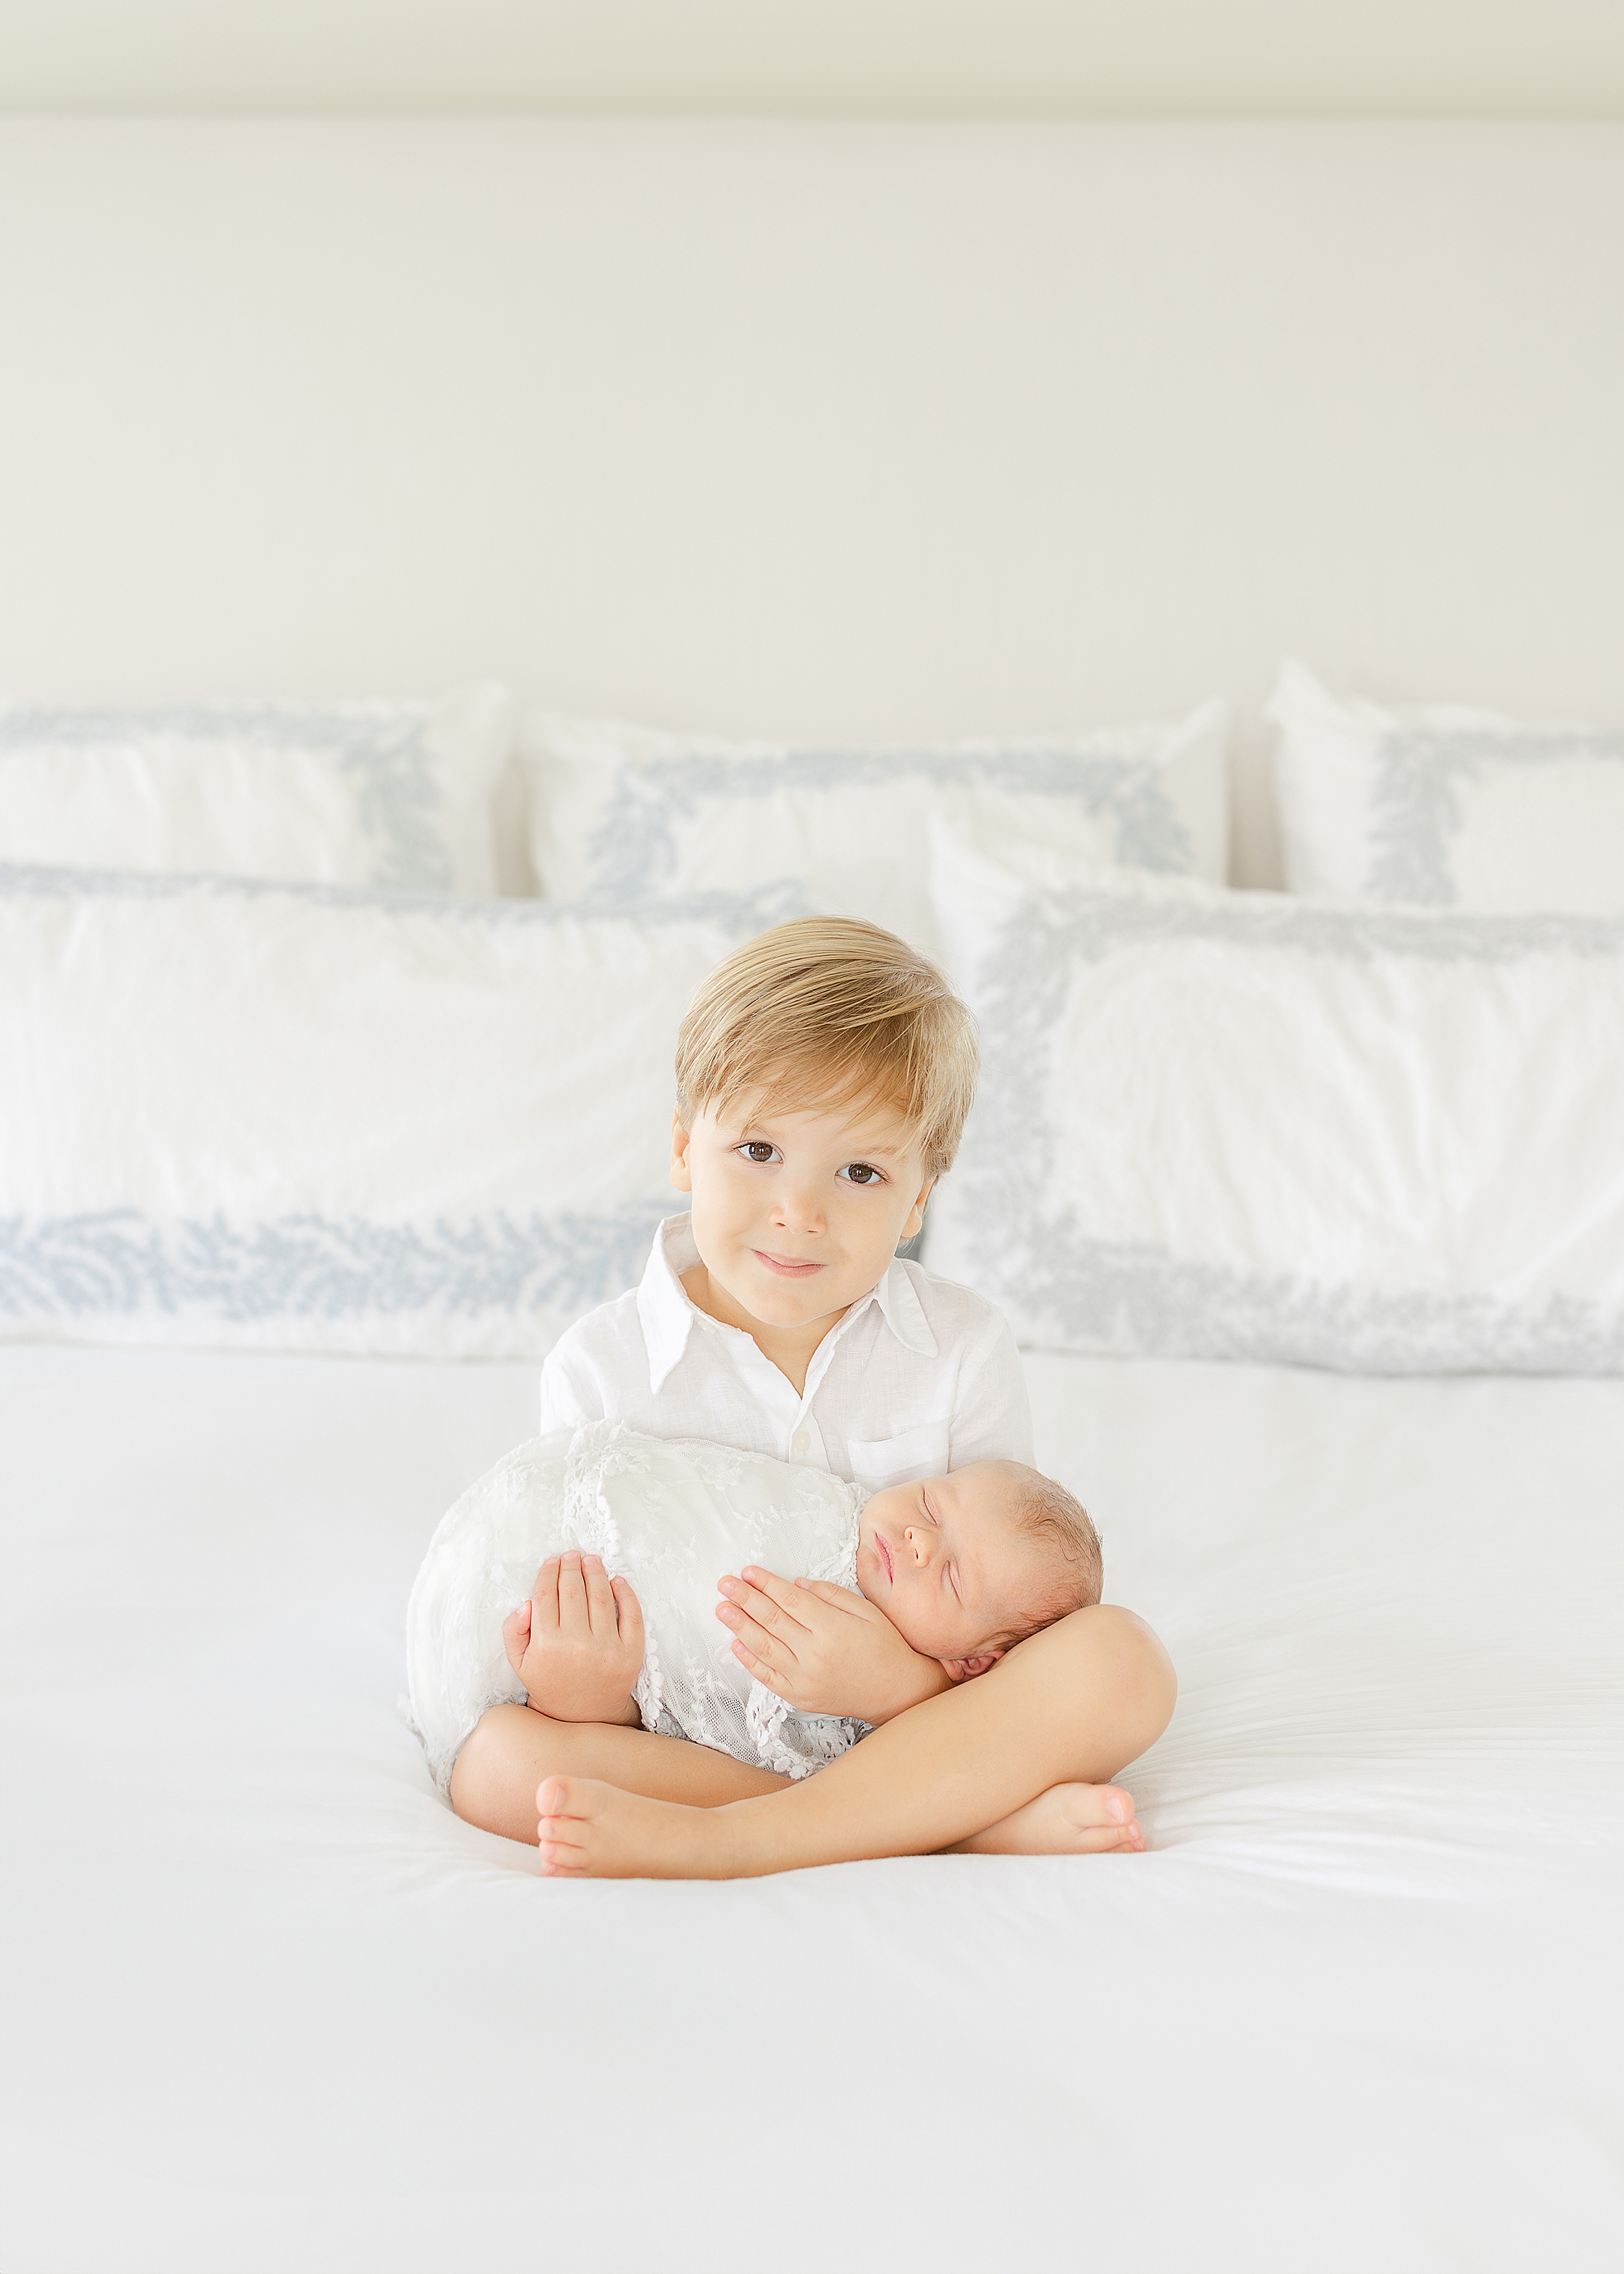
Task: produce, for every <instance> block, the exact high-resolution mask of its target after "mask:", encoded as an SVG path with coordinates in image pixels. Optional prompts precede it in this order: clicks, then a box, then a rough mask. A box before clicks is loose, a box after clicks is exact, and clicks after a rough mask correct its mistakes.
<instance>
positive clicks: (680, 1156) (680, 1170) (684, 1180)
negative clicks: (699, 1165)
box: [671, 1105, 694, 1193]
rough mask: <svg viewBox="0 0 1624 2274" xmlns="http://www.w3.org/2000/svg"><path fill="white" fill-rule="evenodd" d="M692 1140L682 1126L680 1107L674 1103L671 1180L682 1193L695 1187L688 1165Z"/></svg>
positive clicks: (672, 1111)
mask: <svg viewBox="0 0 1624 2274" xmlns="http://www.w3.org/2000/svg"><path fill="white" fill-rule="evenodd" d="M691 1143H692V1139H691V1138H690V1137H689V1135H688V1131H687V1130H686V1129H685V1128H684V1127H683V1126H682V1116H681V1111H680V1108H678V1107H677V1106H674V1105H673V1107H672V1109H671V1181H672V1183H673V1185H674V1186H676V1188H677V1190H678V1191H679V1192H680V1193H691V1192H692V1191H693V1189H694V1179H693V1178H692V1176H691V1175H690V1174H689V1172H688V1147H689V1145H690V1144H691Z"/></svg>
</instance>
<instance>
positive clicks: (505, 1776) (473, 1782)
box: [451, 1706, 789, 1848]
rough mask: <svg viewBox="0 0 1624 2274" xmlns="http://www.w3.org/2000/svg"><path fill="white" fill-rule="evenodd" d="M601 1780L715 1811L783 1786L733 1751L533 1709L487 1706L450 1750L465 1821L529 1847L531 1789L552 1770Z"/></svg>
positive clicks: (455, 1802)
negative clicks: (466, 1736)
mask: <svg viewBox="0 0 1624 2274" xmlns="http://www.w3.org/2000/svg"><path fill="white" fill-rule="evenodd" d="M561 1775H568V1776H589V1777H601V1778H603V1779H604V1780H605V1782H607V1783H609V1784H613V1785H618V1786H620V1788H621V1789H622V1790H623V1791H626V1792H632V1793H642V1794H643V1795H645V1796H647V1797H648V1798H649V1799H650V1800H664V1801H675V1802H679V1803H684V1804H685V1805H687V1806H688V1807H689V1808H720V1807H723V1806H724V1805H725V1804H726V1803H727V1802H729V1801H733V1800H749V1799H752V1798H754V1797H756V1796H757V1795H759V1794H761V1793H767V1792H776V1791H778V1789H779V1788H780V1787H781V1786H783V1785H786V1784H787V1783H788V1782H789V1779H788V1778H787V1777H781V1776H775V1775H774V1774H773V1773H772V1771H771V1769H754V1768H750V1767H748V1766H746V1764H745V1763H744V1762H743V1761H736V1760H734V1758H733V1755H732V1754H731V1753H718V1752H713V1751H711V1748H710V1746H708V1745H692V1744H689V1743H688V1740H687V1739H686V1738H683V1737H662V1736H658V1734H657V1733H656V1732H654V1731H652V1730H648V1729H628V1728H616V1727H613V1726H612V1725H610V1724H606V1723H604V1722H601V1721H552V1720H550V1719H549V1718H548V1716H547V1715H546V1714H545V1713H537V1711H536V1709H535V1707H534V1706H492V1708H491V1710H490V1712H489V1713H486V1714H485V1716H484V1718H483V1719H482V1720H481V1721H480V1723H479V1726H478V1728H477V1729H476V1730H475V1731H474V1733H473V1735H472V1736H470V1739H469V1741H468V1743H466V1744H465V1745H464V1746H463V1748H462V1751H461V1752H460V1753H459V1754H458V1755H457V1758H456V1766H455V1768H454V1769H453V1770H452V1772H451V1805H452V1806H453V1808H455V1811H456V1812H457V1814H458V1815H459V1816H460V1817H462V1818H464V1819H465V1820H466V1821H467V1822H468V1823H470V1824H477V1825H478V1826H479V1827H480V1829H481V1830H482V1831H485V1832H500V1833H501V1834H503V1835H504V1837H505V1838H507V1839H508V1840H522V1841H524V1843H525V1845H526V1846H527V1847H530V1848H533V1847H534V1846H535V1844H536V1788H537V1786H538V1784H539V1783H540V1782H541V1780H542V1779H543V1778H544V1777H549V1776H561Z"/></svg>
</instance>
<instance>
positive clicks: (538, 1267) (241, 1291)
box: [0, 1199, 673, 1330]
mask: <svg viewBox="0 0 1624 2274" xmlns="http://www.w3.org/2000/svg"><path fill="white" fill-rule="evenodd" d="M672 1206H673V1203H672V1201H670V1200H669V1199H667V1200H664V1201H648V1202H644V1203H643V1204H642V1205H640V1206H634V1207H628V1208H625V1209H617V1210H615V1211H613V1212H612V1213H608V1214H605V1215H600V1216H589V1215H575V1214H565V1215H562V1216H540V1215H537V1214H534V1213H532V1214H530V1215H528V1216H519V1215H508V1214H505V1213H504V1214H497V1215H494V1216H486V1217H475V1218H472V1219H469V1220H465V1221H463V1222H461V1223H453V1222H450V1221H448V1220H447V1219H445V1218H439V1219H436V1220H435V1221H434V1222H432V1223H429V1224H372V1223H368V1222H366V1221H365V1219H364V1218H361V1217H358V1216H351V1217H350V1218H348V1219H347V1220H345V1221H343V1222H342V1223H332V1222H328V1221H327V1220H325V1219H324V1218H322V1217H320V1216H279V1217H275V1218H273V1219H271V1220H269V1221H267V1222H265V1223H261V1224H246V1225H237V1224H228V1223H227V1222H226V1221H225V1220H224V1218H223V1217H221V1216H199V1217H192V1218H189V1219H183V1220H181V1221H178V1222H175V1223H170V1224H159V1223H155V1222H154V1221H153V1220H152V1219H150V1218H149V1217H147V1216H141V1215H139V1214H138V1213H136V1212H135V1211H134V1210H132V1209H109V1210H106V1211H103V1212H102V1213H99V1214H94V1215H86V1216H61V1217H56V1218H54V1219H52V1220H50V1221H49V1222H46V1223H39V1222H30V1221H28V1220H27V1219H26V1218H24V1217H21V1216H0V1315H4V1316H6V1317H9V1318H11V1319H15V1320H22V1321H29V1322H39V1323H45V1322H49V1321H63V1320H79V1321H95V1320H97V1319H109V1318H132V1317H136V1316H138V1315H140V1314H159V1315H167V1316H169V1317H172V1318H176V1319H178V1320H187V1319H194V1320H195V1319H202V1320H205V1321H216V1322H220V1323H223V1324H229V1325H234V1326H252V1325H256V1324H273V1325H274V1324H275V1323H276V1322H277V1321H291V1320H327V1321H355V1320H365V1319H367V1318H379V1319H402V1318H410V1317H412V1316H414V1315H416V1316H419V1317H425V1318H431V1317H432V1318H448V1319H455V1318H475V1317H482V1316H488V1315H490V1314H492V1313H496V1314H503V1315H506V1316H508V1317H509V1318H512V1319H514V1320H515V1321H524V1320H535V1319H541V1320H544V1321H545V1323H546V1325H547V1326H548V1327H549V1328H550V1329H553V1330H556V1329H557V1328H558V1327H560V1325H562V1324H565V1323H567V1322H568V1320H570V1319H572V1318H576V1317H579V1316H580V1315H581V1314H583V1313H584V1312H586V1311H589V1310H590V1309H591V1308H592V1307H593V1306H594V1305H596V1304H598V1303H601V1302H605V1301H606V1300H607V1299H608V1298H609V1297H610V1296H612V1295H618V1294H620V1292H622V1291H623V1290H624V1289H626V1288H628V1287H630V1286H633V1285H635V1284H636V1281H637V1278H638V1276H639V1274H640V1272H641V1271H642V1269H643V1263H644V1261H645V1260H646V1258H647V1255H648V1252H649V1248H650V1243H651V1242H652V1240H653V1238H654V1234H655V1231H656V1230H657V1229H658V1225H659V1224H660V1222H661V1220H662V1218H663V1217H665V1216H667V1215H669V1214H670V1213H671V1209H672Z"/></svg>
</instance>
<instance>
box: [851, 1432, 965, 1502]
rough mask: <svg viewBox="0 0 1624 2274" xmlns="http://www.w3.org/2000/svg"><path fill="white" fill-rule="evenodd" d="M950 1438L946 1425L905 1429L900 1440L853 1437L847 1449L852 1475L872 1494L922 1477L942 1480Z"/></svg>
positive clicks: (897, 1438)
mask: <svg viewBox="0 0 1624 2274" xmlns="http://www.w3.org/2000/svg"><path fill="white" fill-rule="evenodd" d="M950 1442H951V1430H950V1428H949V1425H948V1424H947V1423H946V1422H945V1421H927V1422H924V1423H923V1424H922V1425H921V1427H919V1428H917V1429H905V1430H904V1431H903V1432H902V1434H901V1435H900V1436H899V1437H853V1438H852V1439H850V1440H849V1441H848V1442H847V1445H846V1453H847V1456H848V1457H849V1458H850V1461H851V1464H852V1475H853V1478H854V1479H855V1480H856V1481H857V1482H858V1483H859V1484H860V1485H863V1486H865V1487H867V1488H868V1491H869V1492H883V1491H884V1489H885V1487H887V1485H906V1484H912V1483H914V1481H915V1480H916V1479H918V1478H920V1477H939V1476H941V1475H943V1474H944V1472H945V1471H946V1468H947V1454H948V1446H949V1443H950Z"/></svg>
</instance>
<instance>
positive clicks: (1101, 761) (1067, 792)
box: [587, 746, 1194, 921]
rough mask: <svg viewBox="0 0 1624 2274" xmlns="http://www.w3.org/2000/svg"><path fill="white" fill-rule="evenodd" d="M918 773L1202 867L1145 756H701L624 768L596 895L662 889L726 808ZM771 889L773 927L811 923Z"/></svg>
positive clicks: (638, 896)
mask: <svg viewBox="0 0 1624 2274" xmlns="http://www.w3.org/2000/svg"><path fill="white" fill-rule="evenodd" d="M910 775H914V776H922V777H924V778H925V779H928V780H929V781H930V782H931V783H933V784H935V785H936V786H938V787H970V786H985V787H991V788H996V789H1004V790H1012V791H1019V792H1024V793H1026V794H1033V795H1037V796H1043V797H1053V798H1064V799H1066V800H1068V801H1071V802H1076V803H1078V804H1079V805H1080V806H1082V808H1083V809H1085V811H1086V812H1087V813H1089V814H1091V815H1092V816H1094V817H1095V818H1097V819H1101V820H1105V821H1109V822H1110V823H1111V824H1112V825H1114V827H1115V831H1116V848H1115V852H1114V854H1113V855H1112V858H1113V860H1114V861H1115V862H1116V863H1118V864H1120V865H1123V866H1126V867H1130V868H1136V869H1154V870H1162V871H1164V872H1166V873H1171V874H1177V873H1180V872H1184V871H1187V870H1189V869H1190V867H1191V865H1192V861H1193V859H1194V851H1193V847H1192V844H1191V841H1190V836H1189V832H1188V831H1187V830H1186V829H1185V828H1184V824H1183V823H1182V822H1181V821H1180V820H1179V818H1178V816H1177V813H1176V812H1175V810H1174V809H1173V803H1172V801H1171V799H1170V798H1169V795H1168V792H1167V785H1166V782H1165V780H1164V779H1163V777H1162V772H1161V770H1160V769H1159V768H1158V767H1156V766H1154V765H1152V764H1147V762H1146V761H1145V760H1144V759H1143V758H1135V757H1125V756H1120V755H1116V754H1114V753H1109V752H1098V751H1087V750H1079V749H1065V748H1064V747H1060V746H1056V747H1053V748H1049V747H1045V746H1034V747H1027V748H1021V749H996V748H989V749H974V748H972V749H964V750H952V751H934V750H919V751H907V750H890V751H885V752H883V753H880V752H869V751H861V750H828V751H824V750H785V751H771V752H766V753H763V755H762V756H760V757H727V758H718V757H709V756H707V755H706V754H705V753H704V752H703V751H694V752H689V753H685V754H684V755H683V757H681V759H680V761H677V760H671V761H667V762H665V763H662V764H640V763H637V762H635V761H628V762H627V763H626V764H622V765H621V766H620V768H619V770H618V771H617V772H616V774H615V778H614V787H613V792H612V793H611V794H610V796H609V799H608V802H607V811H606V814H605V818H604V820H603V821H602V822H601V823H600V824H599V825H598V828H597V830H596V831H595V832H593V834H592V836H591V837H590V840H588V845H587V852H588V857H589V860H590V875H591V878H592V889H593V891H594V892H596V893H601V894H602V895H603V896H604V897H605V899H606V900H611V901H614V902H629V901H637V900H642V899H643V897H644V896H645V895H647V894H649V893H653V892H660V891H662V890H664V889H665V885H666V884H667V883H668V882H669V880H670V878H671V877H673V875H674V874H675V873H676V871H677V868H678V862H679V854H678V847H677V829H678V825H680V824H681V823H693V822H695V821H697V820H699V819H700V817H702V816H703V812H704V810H705V809H706V807H707V806H709V805H711V804H713V803H715V802H718V801H719V802H726V801H730V800H735V799H739V798H767V797H772V796H776V795H778V794H780V793H782V792H786V791H795V790H801V791H820V790H825V791H826V790H835V789H850V790H861V789H869V788H875V787H887V786H889V785H890V784H891V783H892V782H894V781H898V780H902V779H906V778H907V777H909V776H910ZM768 889H769V890H775V889H776V891H778V892H779V893H780V894H782V895H784V896H785V898H784V902H783V905H782V907H781V910H780V913H779V915H778V916H776V917H775V918H774V919H773V920H774V921H782V920H783V917H784V916H786V915H803V914H806V913H808V911H807V909H806V908H805V907H804V906H802V905H801V901H800V900H799V894H798V888H797V886H796V885H795V884H794V882H793V880H792V879H787V878H786V879H783V880H781V881H780V882H779V884H778V885H777V886H776V887H769V888H768Z"/></svg>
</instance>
